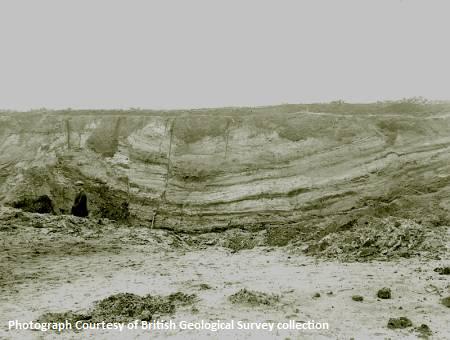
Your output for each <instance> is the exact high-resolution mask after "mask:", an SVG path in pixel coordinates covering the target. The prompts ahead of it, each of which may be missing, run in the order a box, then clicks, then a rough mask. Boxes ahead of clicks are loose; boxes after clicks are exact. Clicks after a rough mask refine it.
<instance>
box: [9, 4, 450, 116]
mask: <svg viewBox="0 0 450 340" xmlns="http://www.w3.org/2000/svg"><path fill="white" fill-rule="evenodd" d="M449 10H450V2H449V1H447V0H422V1H419V0H418V1H416V0H403V1H400V0H376V1H372V0H371V1H369V0H368V1H364V0H348V1H347V0H340V1H336V0H330V1H322V0H311V1H300V0H293V1H288V0H285V1H283V0H273V1H264V0H254V1H250V0H223V1H214V0H189V1H187V0H179V1H175V0H161V1H150V0H145V1H133V0H123V1H114V0H104V1H102V0H95V1H94V0H85V1H84V0H74V1H63V0H39V1H37V0H30V1H22V0H10V1H9V0H1V1H0V44H1V45H0V108H1V109H30V108H41V107H47V108H67V107H71V108H130V107H141V108H155V109H160V108H195V107H217V106H247V105H250V106H255V105H268V104H280V103H299V102H319V101H330V100H336V99H343V100H346V101H351V102H367V101H376V100H381V99H396V98H403V97H412V96H424V97H427V98H430V99H450V46H449V38H450V37H449V33H450V20H449V13H450V12H449Z"/></svg>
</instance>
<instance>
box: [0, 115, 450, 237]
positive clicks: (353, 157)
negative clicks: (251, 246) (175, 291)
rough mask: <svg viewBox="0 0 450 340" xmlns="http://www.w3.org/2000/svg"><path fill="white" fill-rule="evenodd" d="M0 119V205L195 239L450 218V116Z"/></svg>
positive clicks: (43, 116) (89, 116)
mask: <svg viewBox="0 0 450 340" xmlns="http://www.w3.org/2000/svg"><path fill="white" fill-rule="evenodd" d="M216 111H217V110H209V111H208V110H198V111H189V112H165V113H155V112H152V113H148V112H142V111H138V110H137V111H133V110H130V111H126V112H96V111H92V112H86V111H83V112H70V111H66V112H52V111H40V112H32V113H4V114H2V115H0V203H1V204H4V205H8V204H13V203H14V202H17V201H19V200H21V199H24V198H33V197H36V198H37V197H40V196H42V195H47V196H48V197H50V199H51V200H52V202H53V206H54V210H55V211H56V213H58V214H59V213H67V212H68V211H70V206H71V204H72V201H73V198H74V197H75V182H76V181H77V180H82V181H84V182H85V189H86V192H87V194H88V196H89V200H90V201H89V205H90V209H91V215H92V216H102V217H109V218H111V219H121V218H124V219H133V220H135V221H138V222H139V223H143V224H148V225H153V227H155V228H168V229H179V230H185V231H205V230H211V229H216V230H218V229H226V228H232V227H252V228H260V227H267V226H278V225H288V224H295V225H298V224H302V223H306V222H308V221H311V220H315V219H317V218H325V217H327V216H340V215H349V214H350V215H352V216H363V215H367V214H370V215H377V216H381V215H383V214H385V215H386V214H388V215H399V216H401V217H411V215H414V214H415V215H418V216H419V215H423V216H425V217H426V216H429V218H432V217H433V216H439V218H442V219H444V220H445V221H448V218H449V212H450V202H449V199H450V171H449V170H450V115H447V114H441V113H440V114H429V115H408V114H389V113H386V114H379V115H378V114H376V115H374V114H352V113H345V112H344V113H320V112H307V111H305V110H300V111H297V110H296V108H295V106H292V107H289V109H286V108H283V107H279V108H278V109H277V107H275V108H270V110H264V109H261V110H257V109H248V110H244V109H240V110H238V112H234V111H233V110H231V109H229V110H224V112H222V113H221V112H216Z"/></svg>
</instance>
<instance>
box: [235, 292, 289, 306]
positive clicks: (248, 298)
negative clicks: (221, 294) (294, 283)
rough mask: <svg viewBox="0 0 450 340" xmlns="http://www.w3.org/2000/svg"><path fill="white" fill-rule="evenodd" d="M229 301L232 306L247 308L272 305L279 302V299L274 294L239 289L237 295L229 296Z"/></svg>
mask: <svg viewBox="0 0 450 340" xmlns="http://www.w3.org/2000/svg"><path fill="white" fill-rule="evenodd" d="M229 300H230V301H231V302H232V303H234V304H244V305H249V306H258V305H266V306H270V305H274V304H276V303H277V302H279V301H280V297H279V296H278V295H275V294H267V293H263V292H257V291H253V290H247V289H245V288H244V289H241V290H240V291H238V292H237V293H235V294H233V295H231V296H230V297H229Z"/></svg>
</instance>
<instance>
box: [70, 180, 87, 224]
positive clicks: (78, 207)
mask: <svg viewBox="0 0 450 340" xmlns="http://www.w3.org/2000/svg"><path fill="white" fill-rule="evenodd" d="M75 185H76V187H77V189H78V193H77V195H76V196H75V201H74V203H73V206H72V215H74V216H78V217H87V216H88V215H89V211H88V208H87V196H86V193H85V192H84V189H83V185H84V183H83V182H81V181H77V182H76V183H75Z"/></svg>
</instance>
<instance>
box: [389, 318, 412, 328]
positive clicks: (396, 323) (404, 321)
mask: <svg viewBox="0 0 450 340" xmlns="http://www.w3.org/2000/svg"><path fill="white" fill-rule="evenodd" d="M387 326H388V328H390V329H397V328H408V327H411V326H412V322H411V320H409V319H408V318H406V317H404V316H401V317H399V318H390V319H389V321H388V324H387Z"/></svg>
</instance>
